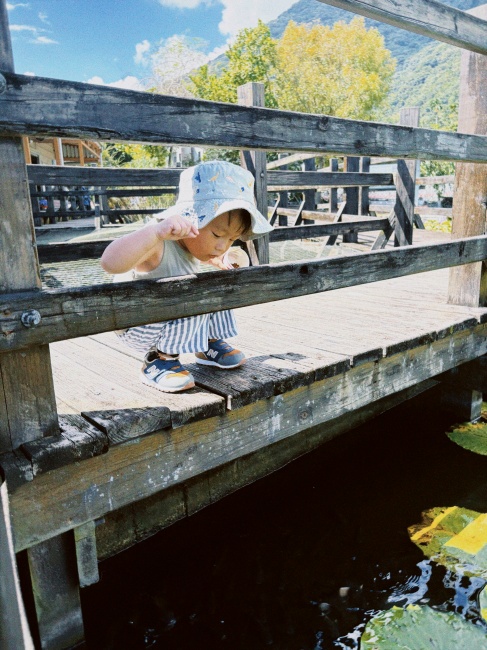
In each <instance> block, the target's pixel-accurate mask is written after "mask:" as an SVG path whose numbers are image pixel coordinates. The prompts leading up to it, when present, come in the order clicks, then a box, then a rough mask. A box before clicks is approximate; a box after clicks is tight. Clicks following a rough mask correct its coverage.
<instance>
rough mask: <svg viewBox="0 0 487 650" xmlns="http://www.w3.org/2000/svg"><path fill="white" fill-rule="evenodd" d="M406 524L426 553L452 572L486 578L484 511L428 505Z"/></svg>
mask: <svg viewBox="0 0 487 650" xmlns="http://www.w3.org/2000/svg"><path fill="white" fill-rule="evenodd" d="M422 516H423V521H422V522H421V524H416V525H414V526H410V527H409V528H408V532H409V536H410V537H411V541H413V542H414V543H415V544H416V545H417V546H419V548H420V549H421V550H422V551H423V553H424V554H425V555H426V557H429V558H431V559H432V560H434V561H435V562H438V563H439V564H443V565H444V566H446V567H447V568H449V569H451V570H452V571H454V572H455V573H460V574H463V575H467V576H478V577H480V578H484V579H486V580H487V515H486V514H482V513H480V512H475V510H467V509H466V508H458V507H457V506H453V507H450V508H431V510H427V511H426V512H423V514H422Z"/></svg>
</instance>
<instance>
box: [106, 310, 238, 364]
mask: <svg viewBox="0 0 487 650" xmlns="http://www.w3.org/2000/svg"><path fill="white" fill-rule="evenodd" d="M117 334H118V336H119V337H120V339H121V340H122V341H123V342H124V343H125V344H126V345H128V346H129V347H131V348H133V349H135V350H137V351H138V352H144V353H146V352H148V351H149V350H150V349H151V348H152V347H157V349H158V350H160V351H161V352H166V354H180V353H182V352H206V350H207V349H208V339H227V338H230V337H232V336H237V324H236V322H235V316H234V314H233V311H231V310H226V311H218V312H214V313H210V314H201V315H200V316H189V317H188V318H178V319H176V320H171V321H167V322H165V323H152V324H151V325H140V326H139V327H131V328H129V329H128V330H125V331H119V332H117Z"/></svg>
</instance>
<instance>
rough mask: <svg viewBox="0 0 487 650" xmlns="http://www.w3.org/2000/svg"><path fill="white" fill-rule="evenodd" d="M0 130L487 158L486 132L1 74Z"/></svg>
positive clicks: (397, 155) (398, 155)
mask: <svg viewBox="0 0 487 650" xmlns="http://www.w3.org/2000/svg"><path fill="white" fill-rule="evenodd" d="M4 76H5V78H6V90H5V92H4V93H2V94H1V95H0V135H7V136H12V135H40V136H42V135H45V136H55V137H72V136H74V137H78V138H88V139H92V140H96V139H99V140H111V141H115V142H117V141H129V142H150V143H154V142H156V143H161V144H163V143H172V144H192V145H200V146H205V145H211V146H214V147H230V148H237V149H264V150H271V151H284V150H285V151H300V152H303V151H315V152H326V153H330V154H350V155H355V156H360V155H369V156H372V155H374V156H384V155H387V156H392V157H394V158H414V159H417V158H420V159H428V160H438V159H439V160H462V161H470V162H487V137H486V136H481V135H467V134H464V133H450V132H445V131H435V130H432V129H418V128H413V127H408V126H395V125H391V124H379V123H374V122H359V121H356V120H346V119H343V118H337V117H330V116H328V115H308V114H305V113H293V112H290V111H280V110H274V109H269V108H257V107H247V106H238V105H237V104H223V103H217V102H209V101H204V100H196V99H185V98H182V97H170V96H163V95H154V94H152V93H145V92H137V91H133V90H123V89H120V88H107V87H100V86H95V85H91V84H82V83H77V82H70V81H60V80H57V79H46V78H43V77H31V76H25V75H17V74H13V73H7V72H5V73H4Z"/></svg>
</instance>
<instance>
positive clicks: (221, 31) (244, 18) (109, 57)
mask: <svg viewBox="0 0 487 650" xmlns="http://www.w3.org/2000/svg"><path fill="white" fill-rule="evenodd" d="M294 2H296V0H268V1H267V2H265V1H263V0H27V1H25V2H24V1H20V0H19V1H17V0H7V10H8V20H9V25H10V33H11V38H12V49H13V54H14V65H15V71H16V72H17V73H19V74H29V75H37V76H41V77H53V78H56V79H66V80H70V81H82V82H86V83H104V84H107V85H113V86H118V87H121V88H131V89H134V90H141V89H143V88H146V87H147V86H148V85H149V76H150V70H151V56H152V55H153V54H154V53H155V52H156V51H157V49H158V48H159V47H161V46H163V45H164V44H165V43H166V44H167V43H168V42H171V40H170V39H172V38H173V37H184V38H186V39H194V38H197V39H203V42H202V43H201V42H200V45H201V51H202V54H204V57H202V58H204V59H208V60H210V59H211V58H215V57H216V56H218V55H219V54H221V53H222V52H223V51H224V50H225V49H226V48H227V47H228V44H229V43H231V42H232V39H233V38H234V37H235V34H236V33H237V32H238V31H239V30H240V29H242V28H244V27H254V26H255V25H256V24H257V20H258V19H259V18H260V19H261V20H263V21H264V22H269V21H270V20H273V19H274V18H276V17H277V16H278V15H279V14H281V13H282V12H283V11H285V10H286V9H288V8H289V7H290V6H291V5H292V4H294Z"/></svg>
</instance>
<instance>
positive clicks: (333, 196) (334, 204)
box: [330, 158, 393, 214]
mask: <svg viewBox="0 0 487 650" xmlns="http://www.w3.org/2000/svg"><path fill="white" fill-rule="evenodd" d="M330 171H331V173H332V174H333V173H336V172H338V159H337V158H331V160H330ZM391 182H393V181H391ZM374 185H375V183H374ZM337 210H338V190H337V188H336V186H334V187H332V188H331V189H330V213H331V214H334V213H336V212H337Z"/></svg>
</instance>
